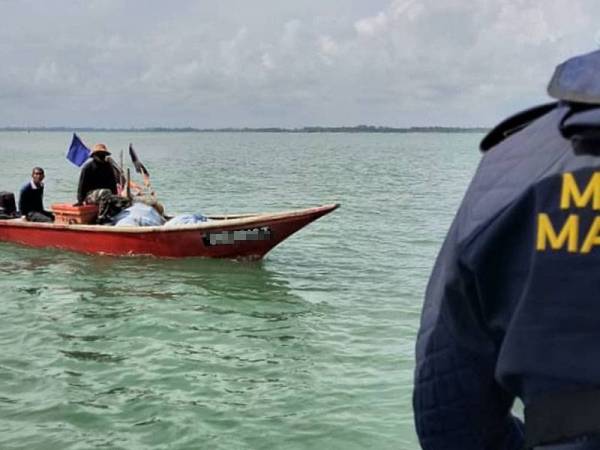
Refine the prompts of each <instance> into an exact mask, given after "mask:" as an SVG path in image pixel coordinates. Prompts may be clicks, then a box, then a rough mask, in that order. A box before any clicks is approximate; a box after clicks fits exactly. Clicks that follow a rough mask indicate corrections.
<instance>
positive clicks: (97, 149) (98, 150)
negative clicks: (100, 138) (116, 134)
mask: <svg viewBox="0 0 600 450" xmlns="http://www.w3.org/2000/svg"><path fill="white" fill-rule="evenodd" d="M95 153H106V154H107V155H110V152H109V151H108V148H106V145H104V144H96V145H94V148H93V149H92V155H93V154H95Z"/></svg>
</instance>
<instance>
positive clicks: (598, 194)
mask: <svg viewBox="0 0 600 450" xmlns="http://www.w3.org/2000/svg"><path fill="white" fill-rule="evenodd" d="M562 181H563V182H562V189H561V194H560V209H569V208H570V207H571V202H572V203H574V205H575V206H576V207H577V208H585V207H586V206H587V205H588V204H589V203H590V201H591V203H592V207H593V208H594V209H600V172H594V174H593V175H592V176H591V178H590V180H589V181H588V184H587V185H586V186H585V188H584V189H583V193H582V192H581V191H580V190H579V186H578V185H577V181H576V180H575V177H574V176H573V174H572V173H571V172H565V173H563V176H562Z"/></svg>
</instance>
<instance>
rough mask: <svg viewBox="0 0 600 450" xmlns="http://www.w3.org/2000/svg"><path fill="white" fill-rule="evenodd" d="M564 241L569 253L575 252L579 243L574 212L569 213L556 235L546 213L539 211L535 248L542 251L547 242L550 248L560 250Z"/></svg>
mask: <svg viewBox="0 0 600 450" xmlns="http://www.w3.org/2000/svg"><path fill="white" fill-rule="evenodd" d="M599 227H600V224H599ZM599 230H600V228H599ZM590 232H591V230H590ZM589 235H590V233H588V237H589ZM586 241H587V238H586ZM565 243H567V251H569V252H571V253H576V252H577V247H578V243H579V217H578V216H577V215H575V214H570V215H569V218H568V219H567V220H566V221H565V223H564V225H563V227H562V229H561V230H560V232H559V233H558V235H557V234H556V231H555V230H554V226H553V225H552V222H551V221H550V217H549V216H548V214H545V213H540V214H539V215H538V229H537V244H536V250H537V251H544V250H546V248H547V246H548V244H549V245H550V248H551V249H552V250H560V249H561V248H562V247H563V246H564V245H565ZM591 245H592V244H591Z"/></svg>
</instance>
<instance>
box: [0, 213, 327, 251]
mask: <svg viewBox="0 0 600 450" xmlns="http://www.w3.org/2000/svg"><path fill="white" fill-rule="evenodd" d="M338 206H339V205H338V204H332V205H324V206H319V207H316V208H308V209H303V210H296V211H289V212H283V213H276V214H253V215H244V216H234V217H231V216H230V217H220V218H219V219H220V220H211V221H209V222H206V223H203V224H198V225H185V226H179V227H174V228H168V227H111V226H102V225H57V224H47V223H33V222H26V221H23V220H21V219H14V220H0V241H4V242H13V243H17V244H22V245H26V246H30V247H36V248H55V249H61V250H69V251H74V252H80V253H89V254H104V255H115V256H125V255H128V256H129V255H131V256H133V255H140V256H141V255H147V256H155V257H161V258H189V257H205V258H242V259H261V258H262V257H263V256H264V255H265V254H266V253H267V252H269V251H270V250H271V249H272V248H273V247H275V246H276V245H278V244H279V243H280V242H282V241H283V240H284V239H286V238H287V237H289V236H290V235H292V234H293V233H295V232H296V231H298V230H300V229H301V228H303V227H305V226H306V225H308V224H309V223H311V222H313V221H314V220H316V219H318V218H319V217H322V216H324V215H325V214H328V213H330V212H331V211H333V210H335V209H336V208H337V207H338Z"/></svg>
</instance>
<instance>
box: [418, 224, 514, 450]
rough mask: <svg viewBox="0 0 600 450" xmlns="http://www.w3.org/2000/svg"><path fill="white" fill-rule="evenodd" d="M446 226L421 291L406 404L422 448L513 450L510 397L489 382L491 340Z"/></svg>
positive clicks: (492, 355) (453, 231) (492, 363)
mask: <svg viewBox="0 0 600 450" xmlns="http://www.w3.org/2000/svg"><path fill="white" fill-rule="evenodd" d="M455 236H456V226H453V227H452V228H451V229H450V232H449V234H448V237H447V238H446V242H445V243H444V246H443V247H442V250H441V252H440V255H439V256H438V259H437V261H436V264H435V267H434V270H433V273H432V275H431V278H430V281H429V285H428V287H427V291H426V297H425V304H424V307H423V312H422V317H421V326H420V330H419V334H418V338H417V345H416V369H415V386H414V395H413V406H414V414H415V424H416V430H417V434H418V437H419V441H420V443H421V446H422V447H423V449H425V450H441V449H447V450H453V449H456V450H459V449H460V450H469V449H473V450H475V449H478V450H479V449H503V450H504V449H505V450H512V449H515V450H516V449H519V448H520V447H521V446H522V440H523V432H522V424H521V422H520V421H519V420H518V419H516V418H514V417H513V416H512V415H511V413H510V410H511V407H512V404H513V401H514V398H513V397H512V396H511V395H509V394H508V393H507V392H506V391H504V390H503V389H502V388H501V386H500V385H498V384H497V383H496V381H495V379H494V369H495V365H496V360H497V352H498V349H497V347H498V346H497V345H496V343H495V342H494V341H493V339H492V337H491V333H490V332H489V331H488V330H487V329H486V326H485V324H484V323H483V320H482V314H481V312H480V308H479V307H478V305H479V303H478V302H479V300H478V298H477V288H476V284H475V281H474V276H473V274H472V273H471V272H470V270H469V269H468V268H467V267H466V266H465V265H463V264H461V261H460V257H459V250H458V244H457V242H456V240H455Z"/></svg>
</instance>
